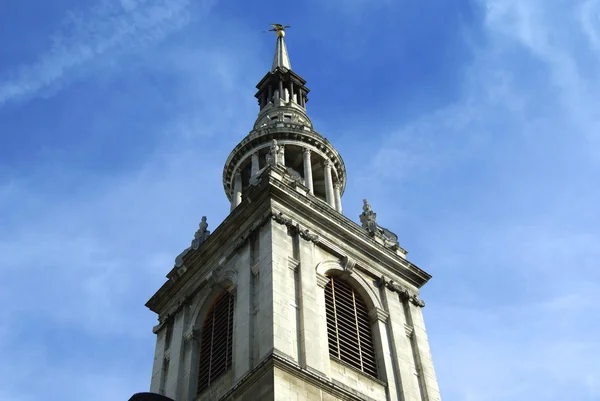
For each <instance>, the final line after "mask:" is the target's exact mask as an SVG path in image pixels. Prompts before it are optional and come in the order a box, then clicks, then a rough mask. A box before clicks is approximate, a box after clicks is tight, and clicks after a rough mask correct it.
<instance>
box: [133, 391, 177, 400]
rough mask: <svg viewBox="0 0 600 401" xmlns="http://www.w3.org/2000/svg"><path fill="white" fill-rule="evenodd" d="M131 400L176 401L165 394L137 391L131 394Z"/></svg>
mask: <svg viewBox="0 0 600 401" xmlns="http://www.w3.org/2000/svg"><path fill="white" fill-rule="evenodd" d="M129 401H175V400H173V399H171V398H169V397H165V396H164V395H160V394H155V393H137V394H134V395H132V396H131V398H130V399H129Z"/></svg>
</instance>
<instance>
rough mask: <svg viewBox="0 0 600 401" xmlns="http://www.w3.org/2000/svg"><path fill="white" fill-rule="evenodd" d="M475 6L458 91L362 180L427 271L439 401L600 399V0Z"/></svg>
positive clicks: (404, 130) (390, 141) (388, 149)
mask: <svg viewBox="0 0 600 401" xmlns="http://www.w3.org/2000/svg"><path fill="white" fill-rule="evenodd" d="M481 4H483V5H486V6H487V7H485V9H486V10H487V14H486V18H485V25H484V28H485V29H484V33H485V35H486V42H485V45H483V46H481V47H479V48H477V49H475V50H476V54H475V59H474V62H473V64H472V65H471V66H469V67H468V71H467V72H466V74H465V76H466V77H467V78H466V80H465V82H464V85H463V93H462V94H461V97H460V100H459V101H458V102H456V103H454V104H450V105H448V106H447V107H445V108H443V109H441V110H433V111H431V112H430V113H428V114H425V115H424V116H422V117H421V118H420V119H418V120H416V121H412V122H410V123H409V124H407V125H404V126H401V127H398V129H396V130H394V131H392V132H390V133H389V134H388V135H386V136H384V137H383V138H382V140H381V143H380V149H379V151H378V152H376V153H375V155H374V157H372V158H371V164H370V166H369V167H368V168H363V169H362V170H361V172H360V174H361V176H360V177H359V178H358V180H361V181H362V182H368V183H369V184H370V185H371V186H372V187H374V188H376V189H377V191H379V192H380V193H379V194H377V195H378V197H379V198H380V199H379V200H378V206H377V208H376V209H375V210H376V211H377V212H378V217H379V216H381V217H382V218H385V216H389V215H392V216H398V219H399V220H400V221H402V222H403V223H404V224H398V227H393V226H390V225H389V224H386V226H388V228H390V229H392V230H396V231H397V234H399V236H400V239H401V244H402V243H403V241H404V246H406V247H407V249H408V250H409V251H412V252H411V254H410V255H409V256H411V257H412V258H415V259H416V260H414V259H413V261H416V262H417V264H419V265H422V266H421V267H423V268H424V269H425V270H427V271H429V272H430V273H433V276H434V278H433V280H432V281H431V282H430V283H429V284H428V285H427V286H426V288H425V289H424V290H423V293H424V297H425V300H426V301H427V300H430V302H429V303H428V309H426V312H425V313H426V318H427V319H428V329H429V332H430V340H431V342H432V348H433V350H432V352H433V358H434V363H435V365H436V367H437V371H438V375H439V380H440V385H441V391H442V395H443V396H444V398H445V399H452V400H462V401H467V400H473V401H486V400H489V401H500V400H503V401H504V400H509V399H511V400H512V399H514V400H522V399H536V400H548V401H550V400H559V399H564V398H565V397H567V398H571V399H582V400H583V399H586V400H587V399H589V400H592V399H596V398H597V397H598V383H600V370H599V367H598V364H597V363H596V361H595V359H594V356H595V355H598V353H599V352H600V349H599V348H598V345H597V340H596V339H597V338H598V336H599V335H600V321H598V319H597V318H596V317H595V316H597V313H596V307H595V305H597V303H598V302H600V297H599V296H598V294H599V291H598V290H599V288H600V276H599V274H598V271H597V260H598V258H599V257H600V253H599V251H598V246H597V244H598V243H600V232H599V231H598V228H597V227H598V222H599V221H598V214H597V210H598V208H597V205H598V204H599V203H600V191H598V189H597V185H596V184H595V182H596V180H597V178H594V177H597V176H598V174H600V169H599V168H598V161H599V160H600V159H599V158H598V148H599V146H600V141H599V138H598V137H599V135H598V133H600V113H598V110H600V104H599V101H598V97H597V93H599V92H600V73H599V71H600V58H599V57H598V53H597V37H598V36H597V34H598V27H599V24H598V21H599V20H598V11H599V3H598V2H597V1H594V2H581V4H580V5H575V4H573V2H546V1H528V2H523V1H509V0H497V1H486V2H483V1H482V2H481ZM581 38H585V39H586V41H581V40H580V39H581ZM388 126H389V122H388ZM384 193H385V195H384ZM385 199H387V202H385V201H384V200H385ZM399 210H400V211H401V213H398V211H399ZM411 231H412V233H413V235H412V236H409V237H406V236H405V233H407V232H411ZM415 248H416V249H417V250H418V251H415ZM420 261H422V263H420Z"/></svg>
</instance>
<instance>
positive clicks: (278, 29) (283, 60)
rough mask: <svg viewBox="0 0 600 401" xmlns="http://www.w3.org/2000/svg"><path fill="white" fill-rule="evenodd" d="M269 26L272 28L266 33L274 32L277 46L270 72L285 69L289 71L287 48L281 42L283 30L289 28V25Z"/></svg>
mask: <svg viewBox="0 0 600 401" xmlns="http://www.w3.org/2000/svg"><path fill="white" fill-rule="evenodd" d="M271 26H272V27H273V28H271V29H269V30H268V31H267V32H275V34H276V35H277V45H276V47H275V57H273V66H272V67H271V71H275V70H276V69H277V68H287V69H288V70H291V69H292V64H291V63H290V57H289V56H288V52H287V47H286V46H285V42H284V41H283V37H284V36H285V30H286V29H287V28H291V27H290V26H289V25H282V24H271Z"/></svg>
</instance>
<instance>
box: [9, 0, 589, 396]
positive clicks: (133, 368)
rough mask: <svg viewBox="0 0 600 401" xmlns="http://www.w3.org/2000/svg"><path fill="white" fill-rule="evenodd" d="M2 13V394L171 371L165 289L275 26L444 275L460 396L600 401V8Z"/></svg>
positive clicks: (365, 173) (136, 0) (310, 6)
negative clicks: (162, 348) (166, 358)
mask: <svg viewBox="0 0 600 401" xmlns="http://www.w3.org/2000/svg"><path fill="white" fill-rule="evenodd" d="M1 8H2V12H1V13H0V214H1V216H2V221H1V224H0V252H1V253H2V255H3V257H2V261H1V262H0V280H1V282H2V291H0V303H1V304H2V308H0V355H2V358H0V400H1V401H4V400H7V401H8V400H11V401H29V400H41V399H44V400H61V401H68V400H80V399H82V398H83V397H85V398H86V399H89V400H92V401H93V400H107V399H113V400H124V399H127V397H128V396H130V395H131V394H132V393H134V392H136V391H141V390H146V389H147V388H148V386H149V381H150V371H151V364H152V358H153V351H154V349H153V348H154V336H153V334H152V333H151V328H152V326H153V325H154V324H155V321H156V317H155V316H154V315H153V314H152V313H151V312H150V311H147V310H146V309H145V308H144V306H143V304H144V302H145V301H146V300H147V299H148V298H149V297H150V296H151V295H152V294H153V293H154V291H155V290H156V289H158V287H159V286H160V285H161V284H162V283H163V281H164V276H165V274H166V273H167V272H168V270H169V269H170V268H171V267H172V265H173V261H174V258H175V256H176V255H177V254H178V253H179V252H180V251H181V250H183V249H184V248H185V247H186V246H188V245H189V241H190V240H191V238H192V237H193V233H194V231H195V229H196V227H197V224H198V222H199V220H200V217H201V216H202V215H207V216H208V223H209V228H210V229H214V228H215V227H216V226H217V225H218V224H219V223H220V222H221V221H222V220H223V219H224V218H225V216H226V215H227V213H228V210H229V205H228V202H227V199H226V197H225V194H224V193H223V189H222V185H221V173H222V168H223V163H224V162H225V159H226V157H227V155H228V154H229V152H230V150H231V149H232V148H233V147H234V146H235V145H236V144H237V142H238V141H239V140H241V139H242V138H243V137H244V136H245V135H246V134H247V133H248V131H249V130H250V129H251V127H252V124H253V122H254V119H255V117H256V114H257V111H258V110H257V105H256V101H255V99H254V98H253V94H254V91H255V90H254V85H255V84H256V83H257V82H258V81H259V80H260V78H261V77H262V76H263V75H264V73H265V72H266V71H267V70H268V68H269V67H270V62H271V57H272V52H273V48H274V42H275V40H274V37H273V35H267V34H264V33H262V32H261V31H263V30H265V29H266V28H268V24H269V23H271V22H282V23H287V24H290V25H292V29H290V31H289V33H288V35H287V36H286V41H287V45H288V49H289V52H290V56H291V60H292V66H293V68H294V70H295V71H296V72H298V73H299V74H300V75H302V76H303V77H304V78H305V79H306V80H307V81H308V86H309V88H311V90H312V92H311V95H310V102H309V103H308V111H309V114H310V116H311V118H312V120H313V122H314V124H315V127H316V129H317V130H318V131H319V132H321V133H322V134H323V135H324V136H326V137H327V138H328V139H329V140H330V141H331V142H332V143H333V144H334V145H335V146H336V147H337V148H338V150H339V151H340V153H341V154H342V156H343V157H344V160H345V163H346V166H347V169H348V180H349V181H348V185H347V191H346V193H345V195H344V197H343V202H344V213H345V214H346V215H347V216H349V217H350V218H352V219H353V220H355V221H358V215H359V213H360V212H361V205H362V199H363V198H368V199H369V200H370V203H371V205H372V207H373V209H374V210H375V211H376V212H377V214H378V219H379V222H380V223H381V224H382V225H383V226H385V227H387V228H389V229H391V230H392V231H395V232H396V233H397V234H398V236H399V238H400V243H401V245H402V246H403V247H404V248H406V249H407V250H409V252H410V254H409V257H410V259H411V260H412V261H413V262H415V263H416V264H417V265H419V266H420V267H422V268H423V269H425V270H427V271H428V272H430V273H431V274H432V275H433V276H434V277H433V279H432V280H431V281H430V283H429V284H428V285H427V286H426V287H425V288H424V289H423V291H422V298H424V299H425V300H426V302H427V307H426V308H425V309H424V313H425V318H426V322H427V327H428V331H429V336H430V337H429V338H430V342H431V346H432V352H433V358H434V363H435V366H436V371H437V374H438V379H439V383H440V388H441V391H442V397H443V399H444V400H445V401H508V400H515V401H522V400H526V399H527V400H540V401H554V400H561V401H562V400H566V399H568V400H578V401H587V400H600V363H599V356H600V342H599V341H598V338H600V314H599V313H598V308H597V303H598V302H600V295H599V294H600V272H599V269H598V266H599V263H598V260H599V258H600V245H599V244H600V229H599V228H598V227H599V226H600V213H599V207H598V206H597V205H599V204H600V187H599V185H598V177H599V176H600V175H599V174H600V100H599V99H600V98H599V97H598V93H600V1H599V0H586V1H583V0H582V1H579V0H454V1H447V0H429V1H427V2H417V1H410V0H399V1H391V0H369V1H367V0H346V1H341V0H328V1H327V2H323V1H317V0H306V1H303V2H294V3H292V2H276V3H273V2H266V1H253V2H244V1H240V0H198V1H191V0H55V1H52V2H40V1H34V0H21V1H18V2H4V4H3V5H2V7H1Z"/></svg>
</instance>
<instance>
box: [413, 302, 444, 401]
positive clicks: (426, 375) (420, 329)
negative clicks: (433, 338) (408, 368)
mask: <svg viewBox="0 0 600 401" xmlns="http://www.w3.org/2000/svg"><path fill="white" fill-rule="evenodd" d="M407 303H408V307H407V308H406V309H407V310H408V313H410V320H411V321H412V328H413V332H412V336H413V347H414V351H415V364H416V369H417V374H418V375H419V377H420V379H421V380H420V382H421V391H422V393H423V400H425V401H440V400H441V397H440V389H439V386H438V382H437V378H436V375H435V370H434V368H433V360H432V358H431V349H430V347H429V340H428V339H427V332H426V330H425V321H424V320H423V310H422V308H421V307H420V306H417V305H414V304H413V303H412V302H407Z"/></svg>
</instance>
